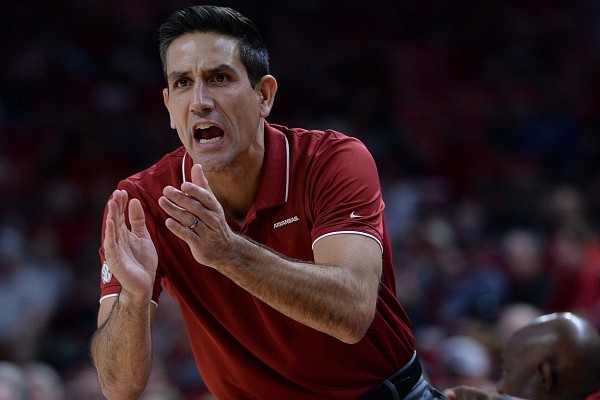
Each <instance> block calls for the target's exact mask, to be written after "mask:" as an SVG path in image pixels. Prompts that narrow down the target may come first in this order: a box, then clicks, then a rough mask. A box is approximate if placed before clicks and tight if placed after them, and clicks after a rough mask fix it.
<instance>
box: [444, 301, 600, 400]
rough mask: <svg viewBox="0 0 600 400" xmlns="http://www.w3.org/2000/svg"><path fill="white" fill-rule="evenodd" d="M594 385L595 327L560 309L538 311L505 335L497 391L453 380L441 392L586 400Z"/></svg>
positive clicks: (464, 396) (473, 398)
mask: <svg viewBox="0 0 600 400" xmlns="http://www.w3.org/2000/svg"><path fill="white" fill-rule="evenodd" d="M599 391H600V335H599V334H598V330H597V329H596V328H595V327H594V326H593V325H591V324H590V323H589V321H587V320H585V319H584V318H582V317H580V316H578V315H576V314H573V313H569V312H563V313H552V314H547V315H543V316H541V317H538V318H536V319H534V320H533V321H532V322H531V323H530V324H528V325H527V326H525V327H523V328H521V329H520V330H518V331H517V332H515V333H514V334H513V335H512V336H511V337H510V339H509V340H508V342H507V344H506V347H505V348H504V349H503V353H502V376H501V378H500V380H499V382H498V383H497V392H494V393H486V392H483V391H481V390H478V389H476V388H471V387H466V386H459V387H456V388H452V389H447V390H446V391H445V392H444V394H445V395H446V396H447V397H448V399H449V400H485V399H501V398H507V399H511V398H523V399H530V400H537V399H549V400H591V399H598V398H600V394H599ZM503 396H504V397H503Z"/></svg>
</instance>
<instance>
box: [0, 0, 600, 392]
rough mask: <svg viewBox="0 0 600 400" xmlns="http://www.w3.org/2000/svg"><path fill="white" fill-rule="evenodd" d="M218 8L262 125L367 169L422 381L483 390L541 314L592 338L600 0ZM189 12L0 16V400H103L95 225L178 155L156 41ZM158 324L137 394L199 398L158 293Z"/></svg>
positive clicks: (26, 10)
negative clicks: (260, 62) (137, 183)
mask: <svg viewBox="0 0 600 400" xmlns="http://www.w3.org/2000/svg"><path fill="white" fill-rule="evenodd" d="M214 3H215V4H219V5H228V6H232V7H233V8H236V9H238V10H239V11H241V12H242V13H244V14H246V15H247V16H249V17H250V18H252V19H253V20H254V21H255V22H256V23H257V25H258V26H259V28H260V29H261V31H262V32H263V35H264V37H265V40H266V42H267V44H268V46H269V48H270V52H271V61H272V73H273V74H274V75H275V76H276V77H277V78H278V81H279V92H278V95H277V99H276V104H275V107H274V110H273V112H272V115H271V117H270V118H269V120H270V121H272V122H277V123H281V124H284V125H288V126H302V127H306V128H316V129H325V128H333V129H337V130H340V131H342V132H345V133H347V134H350V135H353V136H356V137H359V138H360V139H361V140H363V141H364V142H365V143H366V144H367V146H368V147H369V148H370V150H371V151H372V153H373V154H374V156H375V159H376V161H377V163H378V166H379V171H380V175H381V180H382V185H383V190H384V199H385V202H386V215H387V218H388V219H387V224H388V228H389V230H390V233H391V236H392V238H393V242H394V243H393V246H394V252H395V253H394V256H395V259H396V268H397V271H396V272H397V288H398V297H399V298H400V300H401V302H402V304H403V305H404V306H405V307H406V310H407V311H408V313H409V314H410V317H411V319H412V321H413V323H414V328H415V333H416V338H417V344H418V346H419V349H420V350H419V351H420V352H421V354H422V356H421V358H422V360H423V362H424V364H425V368H426V371H427V373H428V374H429V375H430V377H431V378H430V381H431V382H432V383H433V384H434V385H437V386H439V387H440V388H444V387H449V386H454V385H456V384H470V385H475V386H479V387H483V388H485V387H489V386H490V385H491V384H492V382H493V381H494V380H495V379H496V378H497V373H498V368H497V366H498V360H497V356H498V353H499V349H500V347H501V346H502V344H503V343H504V341H505V340H506V338H507V337H508V336H509V335H510V334H511V333H512V332H514V330H516V329H517V328H519V327H521V326H523V325H524V324H526V323H527V322H529V321H530V320H531V319H532V318H534V317H535V316H537V315H540V314H542V313H546V312H552V311H564V310H569V311H573V312H577V313H579V314H580V315H582V316H584V317H585V318H588V319H590V321H592V322H593V323H594V324H595V325H596V326H597V327H599V328H600V241H599V236H598V235H599V229H600V162H599V157H600V96H599V93H600V3H599V2H597V1H594V0H587V1H583V0H582V1H579V0H576V1H570V2H558V1H557V2H553V1H549V2H529V1H525V2H476V1H461V2H452V1H443V0H425V1H418V2H400V1H394V0H356V1H351V2H347V1H346V2H342V1H339V0H336V1H331V2H321V1H317V0H304V1H297V0H282V1H278V2H267V1H251V0H239V1H229V2H223V1H215V2H214ZM190 4H193V3H192V2H189V1H183V0H172V1H167V0H160V1H159V0H156V1H152V2H150V1H135V0H118V1H117V0H107V1H102V2H95V1H90V0H83V1H82V0H77V1H75V0H70V1H69V0H61V1H58V2H42V1H27V0H25V1H23V2H18V4H17V3H14V2H4V3H2V4H1V5H0V33H1V34H2V38H3V40H2V41H0V51H1V54H3V56H2V61H1V62H0V72H1V73H0V88H1V90H0V193H1V194H0V207H1V210H2V212H1V214H0V399H17V400H21V399H32V400H36V399H46V400H53V399H57V400H70V399H78V400H95V399H101V398H102V397H101V395H100V394H99V391H98V384H97V381H96V378H95V373H94V371H93V369H92V367H91V364H90V361H89V355H88V343H89V339H90V337H91V335H92V333H93V332H94V330H95V326H96V312H97V304H98V293H99V287H98V286H99V274H100V265H99V257H98V247H99V245H100V240H99V235H100V227H101V218H102V213H103V208H104V204H105V201H106V199H107V197H108V195H109V194H110V193H111V191H112V190H113V189H114V187H115V186H116V184H117V182H118V180H119V179H121V178H124V177H126V176H128V175H130V174H131V173H133V172H135V171H137V170H139V169H141V168H143V167H146V166H148V165H150V164H152V163H153V162H154V161H156V160H157V159H158V157H160V155H161V154H163V153H165V152H167V151H169V150H171V149H174V148H175V147H177V146H178V145H179V142H178V139H177V135H176V134H175V133H174V132H172V131H171V130H170V129H169V124H168V123H169V121H168V116H167V113H166V110H165V109H164V106H163V104H162V95H161V93H160V92H161V90H162V88H163V87H164V81H163V77H162V71H161V68H160V60H159V57H158V48H157V43H156V39H157V28H158V26H159V25H160V24H161V23H162V22H163V21H164V20H165V18H166V17H167V16H168V15H169V14H170V13H171V12H173V11H174V10H176V9H178V8H180V7H183V6H187V5H190ZM156 322H157V324H156V327H155V335H154V346H155V353H156V354H155V363H156V366H155V368H154V371H153V376H152V379H151V384H150V386H149V388H148V390H147V394H146V395H145V397H144V399H145V400H198V399H201V398H208V397H209V395H208V394H207V392H206V388H205V387H204V386H203V383H202V380H201V377H200V376H199V375H198V373H197V371H196V368H195V364H194V361H193V359H192V358H191V356H190V354H189V348H188V345H187V338H186V336H185V333H184V332H183V330H181V329H179V328H178V327H179V326H180V319H179V314H178V311H177V307H176V306H175V305H174V304H173V303H172V300H170V299H169V298H168V296H167V295H166V294H165V295H163V297H162V298H161V303H160V307H159V313H158V317H157V321H156ZM11 388H13V389H14V390H15V393H17V391H29V394H28V395H23V396H25V397H23V396H22V397H18V395H15V397H8V395H7V394H6V393H9V391H10V390H13V389H11ZM38 393H42V394H39V395H38ZM3 396H6V397H3ZM27 396H28V397H27ZM36 396H37V397H36Z"/></svg>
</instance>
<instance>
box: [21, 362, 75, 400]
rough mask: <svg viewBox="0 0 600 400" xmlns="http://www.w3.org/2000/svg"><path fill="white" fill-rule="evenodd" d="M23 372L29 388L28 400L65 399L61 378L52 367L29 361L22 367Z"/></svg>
mask: <svg viewBox="0 0 600 400" xmlns="http://www.w3.org/2000/svg"><path fill="white" fill-rule="evenodd" d="M23 371H24V372H25V376H26V378H27V386H28V387H29V399H28V400H63V399H64V398H65V391H64V387H63V381H62V378H61V377H60V375H59V374H58V372H57V371H56V370H55V369H54V368H53V367H52V366H50V365H48V364H46V363H44V362H40V361H31V362H29V363H27V364H26V365H25V366H24V368H23Z"/></svg>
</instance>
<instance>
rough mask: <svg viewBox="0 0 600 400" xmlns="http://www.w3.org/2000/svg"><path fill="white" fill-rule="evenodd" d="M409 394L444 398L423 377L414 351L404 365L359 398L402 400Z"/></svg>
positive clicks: (367, 399)
mask: <svg viewBox="0 0 600 400" xmlns="http://www.w3.org/2000/svg"><path fill="white" fill-rule="evenodd" d="M411 392H413V393H411ZM409 394H411V398H415V399H417V398H419V399H445V397H444V396H443V395H442V394H441V393H440V392H438V391H437V390H435V389H434V388H432V387H431V386H430V385H429V383H428V382H427V381H426V380H425V379H423V369H422V368H421V362H420V361H419V358H418V357H417V354H416V353H415V354H414V355H413V358H412V359H411V360H410V361H409V362H408V363H407V364H406V365H405V366H403V367H402V368H400V369H399V370H398V371H396V372H394V373H393V374H392V375H390V377H388V378H387V379H385V380H384V381H382V382H381V383H378V384H377V385H375V386H374V387H373V388H372V389H371V390H369V391H368V392H367V393H365V394H364V395H362V396H361V397H360V400H402V399H404V398H405V397H406V396H408V395H409ZM419 394H422V395H419Z"/></svg>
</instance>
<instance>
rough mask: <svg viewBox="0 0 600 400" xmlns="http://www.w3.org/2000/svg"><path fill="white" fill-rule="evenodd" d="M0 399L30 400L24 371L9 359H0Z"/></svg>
mask: <svg viewBox="0 0 600 400" xmlns="http://www.w3.org/2000/svg"><path fill="white" fill-rule="evenodd" d="M0 400H30V398H29V394H28V390H27V378H26V376H25V373H24V372H23V370H22V369H21V367H19V366H18V365H17V364H15V363H13V362H10V361H0Z"/></svg>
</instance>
